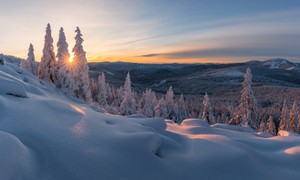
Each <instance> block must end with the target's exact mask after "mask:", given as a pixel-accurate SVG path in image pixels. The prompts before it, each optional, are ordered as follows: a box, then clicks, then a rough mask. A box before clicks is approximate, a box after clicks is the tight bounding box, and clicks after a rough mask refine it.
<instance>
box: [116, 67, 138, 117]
mask: <svg viewBox="0 0 300 180" xmlns="http://www.w3.org/2000/svg"><path fill="white" fill-rule="evenodd" d="M135 113H136V101H135V99H134V94H133V91H132V89H131V80H130V74H129V72H128V73H127V76H126V80H125V84H124V97H123V100H122V102H121V105H120V114H121V115H125V116H127V115H131V114H135Z"/></svg>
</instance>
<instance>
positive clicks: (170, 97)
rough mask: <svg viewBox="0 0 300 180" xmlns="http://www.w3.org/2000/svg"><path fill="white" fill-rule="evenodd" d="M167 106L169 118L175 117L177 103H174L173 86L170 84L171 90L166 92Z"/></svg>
mask: <svg viewBox="0 0 300 180" xmlns="http://www.w3.org/2000/svg"><path fill="white" fill-rule="evenodd" d="M165 101H166V106H167V112H168V116H167V118H168V119H173V120H174V119H175V118H176V117H175V115H176V114H175V109H174V108H175V104H174V92H173V89H172V86H170V88H169V90H168V91H167V93H166V100H165Z"/></svg>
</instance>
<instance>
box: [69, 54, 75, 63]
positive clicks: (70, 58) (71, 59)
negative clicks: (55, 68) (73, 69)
mask: <svg viewBox="0 0 300 180" xmlns="http://www.w3.org/2000/svg"><path fill="white" fill-rule="evenodd" d="M73 58H74V54H73V53H71V54H70V57H69V63H72V62H73Z"/></svg>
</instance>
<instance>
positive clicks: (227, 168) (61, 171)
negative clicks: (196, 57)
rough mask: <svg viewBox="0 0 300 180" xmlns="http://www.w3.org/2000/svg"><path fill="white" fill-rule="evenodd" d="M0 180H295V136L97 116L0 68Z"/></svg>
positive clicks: (299, 140) (298, 140) (298, 156)
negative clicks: (265, 134)
mask: <svg viewBox="0 0 300 180" xmlns="http://www.w3.org/2000/svg"><path fill="white" fill-rule="evenodd" d="M0 83H1V86H0V179H1V180H2V179H3V180H10V179H12V180H68V179H72V180H83V179H87V180H99V179H105V180H116V179H123V180H142V179H145V180H146V179H149V180H154V179H156V180H167V179H172V180H177V179H178V180H181V179H188V180H199V179H207V180H208V179H222V180H223V179H231V180H235V179H236V180H238V179H249V180H253V179H256V180H259V179H273V180H276V179H278V180H279V179H286V180H293V179H295V180H296V179H298V178H299V176H300V171H299V169H300V137H299V136H288V137H279V136H278V137H270V138H264V137H265V136H261V135H258V134H255V133H254V132H253V131H252V130H251V129H247V128H244V127H238V126H227V125H221V124H217V125H215V126H213V127H211V126H209V125H208V124H207V123H206V122H204V121H202V120H197V119H188V120H185V121H184V122H183V124H182V125H180V126H179V125H177V124H174V123H172V122H171V121H165V120H163V119H159V118H157V119H146V118H138V117H135V118H129V117H128V118H126V117H121V116H114V115H109V114H105V113H101V112H98V111H97V108H95V107H90V106H88V105H86V104H84V103H81V102H80V101H78V100H74V99H71V98H69V97H66V96H64V95H63V94H61V93H60V92H59V91H58V90H56V89H55V88H54V87H53V86H51V85H50V84H47V83H45V82H40V81H39V80H38V79H37V78H36V77H34V76H32V75H31V74H29V73H28V72H27V71H25V70H22V69H19V68H18V67H16V66H15V65H12V64H9V63H6V64H5V65H4V66H1V65H0Z"/></svg>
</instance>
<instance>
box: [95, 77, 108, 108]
mask: <svg viewBox="0 0 300 180" xmlns="http://www.w3.org/2000/svg"><path fill="white" fill-rule="evenodd" d="M97 84H98V94H97V96H96V101H97V102H98V103H99V104H100V105H101V106H102V107H105V106H106V105H107V84H106V81H105V75H104V73H103V72H102V73H101V75H99V77H98V83H97Z"/></svg>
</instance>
